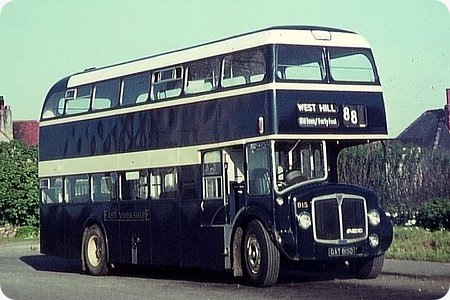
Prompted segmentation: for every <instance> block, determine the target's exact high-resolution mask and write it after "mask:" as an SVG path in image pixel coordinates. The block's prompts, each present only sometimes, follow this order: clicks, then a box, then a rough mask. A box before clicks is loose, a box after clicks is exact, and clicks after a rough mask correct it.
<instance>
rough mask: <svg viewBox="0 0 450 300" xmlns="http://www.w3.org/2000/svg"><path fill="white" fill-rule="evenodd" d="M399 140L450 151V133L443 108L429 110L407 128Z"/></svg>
mask: <svg viewBox="0 0 450 300" xmlns="http://www.w3.org/2000/svg"><path fill="white" fill-rule="evenodd" d="M396 139H397V140H399V141H401V142H404V143H406V144H413V145H416V146H420V147H424V148H430V149H442V150H444V151H450V133H449V131H448V130H447V127H445V125H444V111H443V110H442V109H434V110H428V111H426V112H424V113H423V114H422V115H421V116H420V117H419V118H418V119H417V120H415V121H414V122H413V123H412V124H411V125H409V127H408V128H406V129H405V130H404V131H403V132H402V133H400V134H399V136H398V137H397V138H396Z"/></svg>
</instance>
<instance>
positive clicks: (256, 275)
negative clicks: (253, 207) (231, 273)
mask: <svg viewBox="0 0 450 300" xmlns="http://www.w3.org/2000/svg"><path fill="white" fill-rule="evenodd" d="M242 251H243V255H242V257H243V260H244V261H243V267H244V275H245V278H246V280H247V281H248V282H249V283H250V284H252V285H255V286H270V285H273V284H275V283H276V281H277V279H278V273H279V270H280V253H279V252H278V249H277V248H276V247H275V245H274V244H273V242H272V240H271V239H270V236H269V234H268V232H267V230H266V229H265V228H264V226H263V225H262V224H261V222H259V221H258V220H253V221H251V222H250V223H249V224H248V226H247V229H246V232H245V237H244V244H243V249H242Z"/></svg>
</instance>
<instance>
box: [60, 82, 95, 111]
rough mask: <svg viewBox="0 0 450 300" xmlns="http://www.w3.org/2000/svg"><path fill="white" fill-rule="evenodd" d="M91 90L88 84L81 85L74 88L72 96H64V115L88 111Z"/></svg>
mask: <svg viewBox="0 0 450 300" xmlns="http://www.w3.org/2000/svg"><path fill="white" fill-rule="evenodd" d="M91 90H92V88H91V86H90V85H85V86H81V87H78V88H77V89H76V90H75V93H74V94H73V95H72V96H73V97H70V98H67V97H66V108H65V113H66V115H75V114H80V113H84V112H87V111H89V107H90V104H91Z"/></svg>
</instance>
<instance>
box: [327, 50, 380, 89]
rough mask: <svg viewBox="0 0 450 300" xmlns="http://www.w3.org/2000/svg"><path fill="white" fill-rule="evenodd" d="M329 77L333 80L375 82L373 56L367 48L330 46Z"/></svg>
mask: <svg viewBox="0 0 450 300" xmlns="http://www.w3.org/2000/svg"><path fill="white" fill-rule="evenodd" d="M328 56H329V60H330V71H331V78H332V79H333V80H334V81H347V82H376V81H377V78H376V73H375V67H374V63H373V57H372V54H371V53H370V51H369V50H367V49H351V48H330V49H329V50H328Z"/></svg>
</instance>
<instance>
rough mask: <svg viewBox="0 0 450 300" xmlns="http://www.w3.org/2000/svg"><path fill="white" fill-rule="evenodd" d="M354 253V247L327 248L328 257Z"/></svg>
mask: <svg viewBox="0 0 450 300" xmlns="http://www.w3.org/2000/svg"><path fill="white" fill-rule="evenodd" d="M355 254H356V247H333V248H328V257H339V256H353V255H355Z"/></svg>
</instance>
